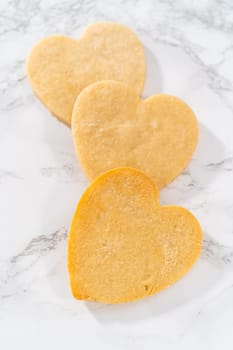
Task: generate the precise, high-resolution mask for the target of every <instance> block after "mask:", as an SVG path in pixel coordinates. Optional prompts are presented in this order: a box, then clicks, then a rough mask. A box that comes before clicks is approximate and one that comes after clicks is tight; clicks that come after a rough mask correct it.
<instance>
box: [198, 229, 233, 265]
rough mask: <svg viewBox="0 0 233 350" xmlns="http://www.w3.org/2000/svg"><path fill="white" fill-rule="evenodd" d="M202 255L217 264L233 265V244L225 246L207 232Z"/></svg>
mask: <svg viewBox="0 0 233 350" xmlns="http://www.w3.org/2000/svg"><path fill="white" fill-rule="evenodd" d="M201 257H202V258H203V259H205V260H207V261H209V262H210V263H211V264H213V265H216V266H221V265H225V266H228V265H230V266H231V267H232V265H233V246H232V247H228V246H224V245H222V244H221V243H219V242H217V241H216V240H214V239H213V238H212V237H210V236H209V235H208V234H206V233H205V235H204V240H203V248H202V254H201Z"/></svg>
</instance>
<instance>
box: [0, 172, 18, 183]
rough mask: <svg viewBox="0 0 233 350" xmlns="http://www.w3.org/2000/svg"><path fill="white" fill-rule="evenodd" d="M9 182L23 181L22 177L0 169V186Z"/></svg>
mask: <svg viewBox="0 0 233 350" xmlns="http://www.w3.org/2000/svg"><path fill="white" fill-rule="evenodd" d="M9 180H23V177H22V176H21V175H18V174H16V173H14V172H11V171H8V170H4V169H0V184H5V183H6V182H7V181H9Z"/></svg>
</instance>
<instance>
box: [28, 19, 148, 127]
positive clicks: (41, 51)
mask: <svg viewBox="0 0 233 350" xmlns="http://www.w3.org/2000/svg"><path fill="white" fill-rule="evenodd" d="M27 75H28V78H29V81H30V83H31V86H32V89H33V90H34V92H35V93H36V95H38V97H39V98H40V99H41V101H42V102H43V103H44V104H45V105H46V106H47V107H48V109H49V110H50V111H51V112H52V113H53V114H54V115H55V116H57V117H58V119H60V120H61V121H63V122H65V123H66V124H68V125H70V122H71V114H72V108H73V104H74V102H75V100H76V98H77V96H78V95H79V93H80V91H81V90H82V89H83V88H85V87H86V86H87V85H89V84H91V83H93V82H96V81H98V80H103V79H113V80H119V81H123V82H125V83H126V84H129V85H132V86H133V87H134V88H135V90H136V92H137V94H138V95H140V93H141V91H142V88H143V84H144V78H145V58H144V52H143V48H142V45H141V43H140V42H139V40H138V38H137V36H136V35H135V34H134V33H133V32H132V31H131V30H130V29H128V28H126V27H124V26H122V25H119V24H116V23H96V24H92V25H91V26H89V27H88V28H87V29H86V31H85V32H84V34H83V36H82V38H81V39H80V40H76V39H73V38H70V37H67V36H62V35H56V36H50V37H48V38H45V39H43V40H41V41H40V42H39V43H38V44H37V45H36V46H35V47H34V48H33V49H32V51H31V53H30V55H29V57H28V61H27Z"/></svg>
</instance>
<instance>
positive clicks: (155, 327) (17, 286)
mask: <svg viewBox="0 0 233 350" xmlns="http://www.w3.org/2000/svg"><path fill="white" fill-rule="evenodd" d="M99 20H109V21H118V22H120V23H123V24H126V25H128V26H129V27H131V28H132V29H133V30H134V31H136V32H137V34H138V35H139V37H140V39H141V40H142V42H143V43H144V45H145V50H146V55H147V60H148V79H147V83H146V86H145V91H144V96H148V95H150V94H153V93H158V92H166V93H170V94H175V95H177V96H179V97H181V98H183V99H185V100H186V101H187V102H188V103H189V104H190V105H191V107H192V108H193V109H194V111H195V113H196V114H197V116H198V119H199V122H200V142H199V146H198V149H197V152H196V153H195V155H194V159H193V160H192V161H191V163H190V164H189V166H188V168H187V169H186V170H185V171H184V172H183V174H181V175H180V176H179V177H178V178H177V179H176V180H175V181H174V182H173V183H172V184H170V185H169V186H168V187H167V188H166V189H164V190H163V191H162V193H161V201H162V203H176V204H180V205H182V206H186V207H187V208H189V209H190V210H192V212H193V213H194V214H195V215H196V216H197V217H198V219H199V220H200V222H201V224H202V227H203V230H204V234H205V241H204V248H203V253H202V256H201V259H200V260H199V261H198V263H197V264H196V266H195V267H194V269H193V270H192V271H191V272H190V273H189V274H188V275H187V277H185V278H184V279H183V280H181V281H180V282H178V283H177V284H176V285H174V286H173V287H171V288H169V289H167V290H166V291H164V292H162V293H160V294H158V295H156V296H153V297H150V298H147V299H145V300H143V301H140V302H137V303H131V304H128V305H124V306H122V305H121V306H103V305H98V304H92V303H84V302H78V301H76V300H74V299H73V298H72V297H71V294H70V291H69V287H68V277H67V271H66V240H67V230H68V227H69V222H70V219H71V217H72V213H73V211H74V208H75V206H76V203H77V201H78V199H79V197H80V195H81V193H82V192H83V190H84V188H85V186H86V185H87V181H86V180H85V177H84V175H83V174H82V171H81V169H80V168H79V165H78V163H77V161H76V159H75V156H74V150H73V145H72V140H71V134H70V130H69V128H67V127H66V126H64V125H63V124H61V123H59V122H58V121H57V120H56V119H55V118H54V117H52V116H51V115H50V113H49V112H48V111H47V110H46V109H45V108H44V107H43V106H42V105H41V104H40V102H39V101H38V100H37V99H36V97H35V96H34V95H33V93H32V91H31V89H30V87H29V85H28V83H27V80H26V77H25V58H26V56H27V53H28V51H29V50H30V48H31V47H32V46H33V44H34V43H35V42H36V41H37V40H38V39H40V38H42V37H44V36H46V35H49V34H53V33H65V34H70V35H73V36H74V37H77V38H78V37H79V35H80V34H81V33H82V30H83V29H84V28H85V27H86V26H87V24H89V23H92V22H94V21H99ZM0 43H1V53H0V96H1V97H0V347H1V349H4V350H8V349H24V350H27V349H32V348H33V349H45V350H46V349H51V348H54V349H67V348H69V347H70V348H72V349H77V348H78V349H93V348H97V349H101V350H102V349H129V350H130V349H134V350H135V349H144V348H146V347H148V348H149V347H150V348H155V347H156V346H158V348H159V349H171V348H172V349H179V350H182V349H190V350H192V349H200V350H202V349H211V350H212V349H220V348H221V349H232V348H233V332H232V325H233V272H232V271H233V2H232V1H231V0H228V1H226V0H221V1H220V0H219V1H218V0H212V1H211V0H203V1H196V0H195V1H194V0H193V1H188V0H182V1H179V0H178V1H173V0H167V1H162V0H161V1H153V0H138V1H133V0H125V1H101V0H96V1H90V0H83V1H81V0H68V1H58V0H41V1H29V0H8V1H7V0H1V2H0Z"/></svg>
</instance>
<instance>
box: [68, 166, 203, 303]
mask: <svg viewBox="0 0 233 350" xmlns="http://www.w3.org/2000/svg"><path fill="white" fill-rule="evenodd" d="M201 246H202V231H201V227H200V225H199V223H198V221H197V220H196V219H195V217H194V216H193V215H192V214H191V213H190V212H189V211H188V210H186V209H184V208H181V207H178V206H160V205H159V193H158V189H157V188H156V186H155V184H154V182H153V181H152V180H151V179H150V178H149V177H147V176H146V175H144V174H143V173H141V172H140V171H138V170H135V169H132V168H117V169H113V170H110V171H109V172H107V173H105V174H103V175H101V176H100V177H99V178H98V179H97V180H96V181H94V182H93V183H92V184H91V185H90V186H89V187H88V189H87V190H86V191H85V193H84V194H83V196H82V198H81V200H80V202H79V204H78V207H77V209H76V212H75V214H74V217H73V220H72V224H71V228H70V234H69V243H68V268H69V274H70V282H71V288H72V292H73V295H74V297H75V298H77V299H82V300H95V301H98V302H102V303H123V302H128V301H133V300H136V299H140V298H143V297H145V296H147V295H151V294H154V293H156V292H158V291H160V290H162V289H164V288H166V287H168V286H169V285H171V284H173V283H175V282H176V281H177V280H178V279H180V278H181V277H183V276H184V275H185V274H186V273H187V272H188V271H189V269H190V268H191V267H192V265H193V264H194V263H195V261H196V260H197V258H198V257H199V255H200V252H201Z"/></svg>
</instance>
